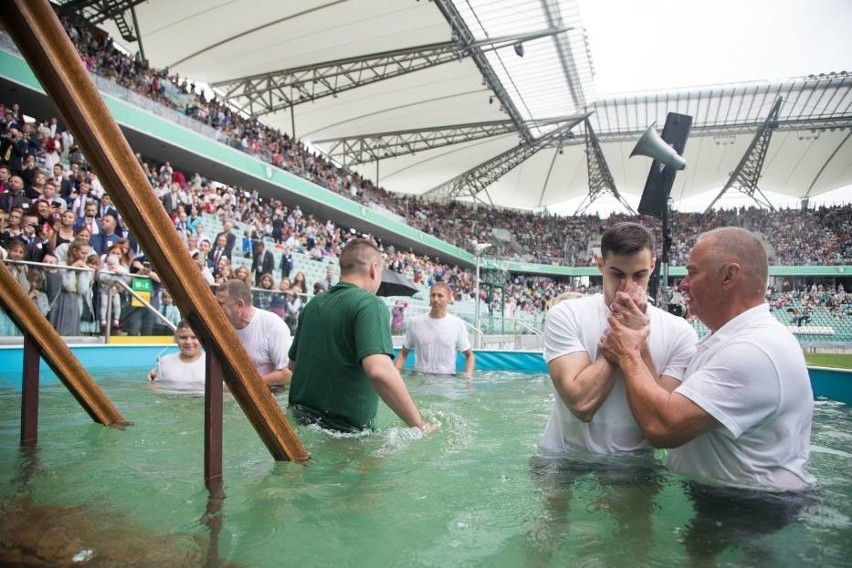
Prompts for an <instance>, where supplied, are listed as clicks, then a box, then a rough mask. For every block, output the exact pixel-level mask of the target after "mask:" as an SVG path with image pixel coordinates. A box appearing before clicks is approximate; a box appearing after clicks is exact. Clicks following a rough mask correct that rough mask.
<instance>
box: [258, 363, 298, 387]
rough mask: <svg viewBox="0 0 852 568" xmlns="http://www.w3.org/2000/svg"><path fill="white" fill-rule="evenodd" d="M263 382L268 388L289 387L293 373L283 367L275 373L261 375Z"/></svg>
mask: <svg viewBox="0 0 852 568" xmlns="http://www.w3.org/2000/svg"><path fill="white" fill-rule="evenodd" d="M262 378H263V382H264V383H266V384H267V385H268V386H275V385H289V384H290V379H292V378H293V372H292V371H291V370H290V368H289V367H285V368H283V369H278V370H276V371H271V372H269V373H266V374H265V375H263V377H262Z"/></svg>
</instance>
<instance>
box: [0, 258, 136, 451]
mask: <svg viewBox="0 0 852 568" xmlns="http://www.w3.org/2000/svg"><path fill="white" fill-rule="evenodd" d="M0 306H2V308H3V310H4V311H5V312H6V314H7V315H8V316H9V317H10V318H11V319H12V321H14V322H15V325H17V326H18V328H20V329H21V331H23V332H24V342H25V344H27V343H31V342H32V343H35V344H36V345H37V347H38V351H39V352H41V356H42V357H43V358H44V360H45V361H46V362H47V364H48V365H50V368H51V369H53V371H54V372H55V373H56V376H57V377H59V380H60V381H62V384H64V385H65V386H66V387H67V388H68V390H69V391H71V394H73V395H74V398H76V399H77V400H78V401H79V403H80V405H81V406H82V407H83V408H84V409H85V411H86V412H87V413H88V414H89V416H91V417H92V420H94V421H95V422H98V423H100V424H104V425H106V426H125V425H126V424H127V422H126V421H125V420H124V418H123V417H122V416H121V413H120V412H119V411H118V409H117V408H116V407H115V406H113V404H112V402H110V400H109V399H108V398H107V396H106V395H105V394H104V392H103V391H102V390H101V388H100V387H99V386H98V384H97V383H96V382H95V380H94V379H93V378H92V376H91V375H89V372H88V371H86V369H85V368H84V367H83V365H81V364H80V361H78V360H77V358H76V357H75V356H74V354H73V353H71V350H70V349H69V348H68V346H67V345H65V341H63V339H62V337H61V336H60V335H59V334H58V333H57V332H56V330H55V329H53V326H51V325H50V322H49V321H47V318H45V317H44V316H43V315H42V313H41V312H40V311H39V310H38V307H36V305H35V302H33V301H32V300H31V299H30V297H29V296H28V295H27V293H26V292H24V289H23V288H21V285H20V284H18V282H17V280H15V277H14V276H12V273H11V272H10V271H9V267H8V266H6V263H4V262H2V261H0ZM33 359H34V357H32V348H31V347H26V345H25V356H24V364H25V366H27V367H29V373H30V375H31V376H30V377H29V379H32V378H33V377H32V365H33ZM27 378H28V377H24V381H25V385H26V386H27V387H28V391H27V393H26V397H25V398H26V400H25V401H24V402H23V403H22V404H24V407H22V411H29V413H30V414H29V416H22V418H21V419H22V421H24V420H29V421H30V423H29V424H24V423H23V422H22V432H21V434H22V440H21V441H22V442H25V443H29V444H32V443H34V441H35V440H34V439H33V431H32V428H34V426H35V425H34V424H33V423H32V422H31V421H32V420H34V419H35V418H34V417H33V414H32V412H33V411H34V412H35V417H37V415H38V406H37V401H33V399H32V397H33V395H35V396H37V395H38V391H37V389H36V392H35V393H33V391H32V388H31V387H33V384H32V382H31V381H30V382H28V381H27ZM35 378H36V381H37V375H36V377H35ZM36 386H37V383H36ZM34 404H35V405H36V406H35V408H34V407H33V405H34ZM24 428H25V429H26V430H27V431H26V432H24V430H23V429H24ZM24 437H26V438H27V439H26V440H25V439H24Z"/></svg>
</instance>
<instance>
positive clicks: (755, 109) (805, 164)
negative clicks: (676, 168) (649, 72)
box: [65, 0, 852, 209]
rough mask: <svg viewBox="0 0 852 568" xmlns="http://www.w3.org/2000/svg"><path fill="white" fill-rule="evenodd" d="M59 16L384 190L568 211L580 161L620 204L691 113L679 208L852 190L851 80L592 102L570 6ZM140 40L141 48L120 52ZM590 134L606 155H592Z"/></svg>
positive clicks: (241, 1) (179, 6)
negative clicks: (202, 87)
mask: <svg viewBox="0 0 852 568" xmlns="http://www.w3.org/2000/svg"><path fill="white" fill-rule="evenodd" d="M65 6H66V7H69V8H72V9H74V10H81V11H83V13H85V14H86V15H87V16H88V17H89V18H90V19H92V20H93V21H97V22H99V25H101V26H102V27H104V28H105V29H107V31H109V32H110V33H111V34H112V35H113V36H114V37H115V38H116V40H117V41H118V43H120V44H123V45H124V46H125V47H126V48H127V49H128V50H129V51H131V52H132V51H135V50H137V49H138V48H139V45H141V47H142V49H143V51H144V55H145V57H146V58H147V59H148V60H149V61H150V62H151V65H152V66H153V67H155V68H164V67H168V68H169V69H170V71H171V72H172V73H178V74H180V75H181V76H183V77H189V78H191V79H192V80H194V81H198V82H203V83H206V84H209V85H212V86H213V87H214V89H215V91H216V92H217V93H218V94H219V96H220V98H223V99H225V98H226V99H228V101H229V102H230V103H231V104H233V105H236V106H237V107H238V108H241V109H242V110H243V111H244V112H246V113H251V114H254V115H257V116H258V117H259V118H260V120H261V121H262V122H264V123H266V124H268V125H270V126H273V127H275V128H278V129H280V130H282V131H284V132H288V133H292V132H295V135H296V137H297V138H299V139H301V140H302V141H305V142H310V143H313V144H314V145H315V147H316V148H318V149H319V150H321V151H323V152H324V153H327V154H328V155H330V156H332V157H333V158H334V159H336V160H338V161H339V162H341V163H345V164H346V165H348V166H349V167H351V168H354V169H357V170H358V171H359V172H360V173H362V174H363V175H364V176H365V177H368V178H370V179H372V180H374V181H375V180H376V179H378V183H379V185H381V186H383V187H385V188H386V189H389V190H391V191H395V192H401V193H411V194H428V195H432V196H438V197H441V196H443V197H447V196H451V197H455V198H458V199H463V200H467V201H472V200H476V201H479V202H482V203H486V204H495V205H500V206H508V207H520V208H528V209H537V208H545V207H549V208H552V207H554V206H558V205H559V204H561V203H563V202H566V201H568V200H574V202H577V203H578V204H579V202H580V201H581V200H582V199H583V198H585V200H586V202H587V201H588V199H589V194H590V189H589V188H590V183H589V160H587V156H589V155H591V156H592V158H591V162H592V172H593V182H592V188H593V190H595V192H597V193H594V192H593V195H592V197H595V198H599V200H605V199H606V198H607V197H612V196H613V195H614V194H616V193H617V194H619V195H620V196H622V197H623V198H625V201H626V202H630V203H633V204H636V203H638V200H639V196H641V193H642V189H643V187H644V184H645V179H646V177H647V175H648V169H649V166H650V159H647V158H642V157H638V158H633V159H630V158H629V155H630V152H631V150H632V148H633V146H634V144H635V142H636V140H637V139H638V138H639V136H640V135H641V133H642V132H643V131H644V130H645V129H646V128H647V127H648V126H650V125H651V124H652V123H655V122H656V124H657V128H658V130H659V129H662V125H663V123H664V122H665V119H666V115H667V113H669V112H678V113H681V114H688V115H690V116H692V117H693V127H692V131H691V134H690V138H689V140H688V142H687V146H686V151H685V158H686V160H687V162H688V164H689V165H688V167H687V169H686V170H685V171H684V172H681V173H680V174H678V176H677V178H676V180H675V185H674V188H673V190H672V197H673V198H674V199H675V201H676V205H677V202H678V201H680V200H683V199H687V198H690V197H693V196H695V195H698V194H710V195H718V194H719V193H720V191H721V189H722V188H723V187H724V186H725V185H726V183H729V182H734V187H732V188H731V189H729V190H728V191H727V192H726V194H728V195H729V194H731V193H737V192H738V190H739V189H741V188H742V187H743V186H745V189H746V193H748V192H751V194H752V195H754V196H755V198H756V199H758V200H760V197H762V196H763V195H764V192H767V194H769V195H771V194H773V193H777V194H783V195H786V196H791V197H795V198H806V197H813V196H816V195H819V194H821V193H824V192H828V191H832V190H836V189H838V188H843V187H846V186H852V141H850V134H852V130H850V127H852V77H850V76H848V75H847V73H846V72H845V71H843V72H840V70H838V72H837V73H833V72H832V73H829V74H827V75H826V74H819V75H815V76H814V75H812V76H810V77H801V78H794V79H789V80H785V81H776V82H769V81H754V82H748V83H739V84H727V85H715V86H706V87H700V88H692V89H682V90H678V91H665V92H650V93H641V94H634V95H624V96H618V97H599V96H598V94H597V93H596V90H595V81H594V78H595V68H594V63H593V53H592V52H591V50H590V49H589V43H588V38H587V35H586V29H585V28H584V27H583V21H582V18H581V13H580V9H579V7H578V3H577V0H511V1H510V0H465V1H463V2H462V1H459V0H456V1H455V2H454V1H452V0H432V1H426V0H399V1H396V2H386V1H384V0H348V1H346V0H302V1H300V2H280V1H279V0H232V1H229V2H221V3H214V4H208V3H199V2H196V1H193V0H168V1H166V0H147V1H145V2H141V3H140V2H139V0H123V1H122V0H115V1H112V2H100V1H91V0H72V1H71V2H66V3H65ZM104 6H110V7H111V8H112V9H113V10H114V11H113V12H110V13H109V14H107V13H105V12H104ZM116 7H118V9H117V10H115V8H116ZM116 13H117V14H118V16H119V17H118V19H115V18H112V17H111V16H114V15H115V14H116ZM116 22H118V23H119V24H120V25H117V24H116ZM122 22H123V23H122ZM136 34H138V36H139V37H140V38H141V43H139V44H137V43H134V42H127V41H122V40H121V39H119V38H121V37H122V36H125V39H126V38H130V37H131V36H133V35H136ZM650 64H651V63H649V65H650ZM824 71H826V70H824V69H814V70H813V72H814V73H822V72H824ZM779 100H780V106H777V107H776V104H778V101H779ZM291 103H292V104H291ZM773 111H774V112H773ZM584 117H588V120H584ZM767 121H768V122H767ZM588 128H591V130H592V131H593V132H594V134H595V135H596V138H597V139H598V141H599V148H600V151H599V152H596V151H595V147H594V146H589V145H588V144H587V142H586V131H587V129H588ZM762 128H763V129H762ZM759 133H763V136H762V137H760V136H759ZM769 136H771V137H769ZM761 148H763V149H765V153H762V152H761ZM376 158H378V160H377V159H376ZM755 184H756V185H755ZM610 186H612V187H610ZM754 187H756V188H757V191H756V192H755V191H754ZM613 189H614V190H615V191H612V190H613ZM430 192H431V193H430ZM769 201H770V202H771V199H770V200H769ZM586 204H588V203H586ZM592 209H593V208H592Z"/></svg>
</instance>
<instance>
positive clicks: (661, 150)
mask: <svg viewBox="0 0 852 568" xmlns="http://www.w3.org/2000/svg"><path fill="white" fill-rule="evenodd" d="M691 126H692V117H691V116H689V115H685V114H677V113H674V112H670V113H668V115H667V116H666V124H665V126H664V127H663V134H662V136H659V135H657V132H656V131H655V130H654V125H653V124H652V125H651V127H650V128H648V130H646V131H645V133H644V134H643V135H642V137H641V138H640V139H639V142H637V144H636V147H635V148H634V149H633V152H632V153H631V154H630V157H633V156H636V155H641V156H649V157H651V158H653V159H654V161H653V162H652V163H651V169H650V171H649V172H648V179H647V181H646V182H645V189H644V191H643V192H642V199H641V200H640V202H639V213H640V214H642V215H651V216H653V217H656V218H658V219H659V220H660V223H661V225H662V241H663V242H662V255H661V256H660V261H661V262H660V276H661V278H660V294H659V297H657V296H658V295H657V294H655V297H657V300H658V304H662V305H664V306H667V305H668V303H669V299H670V293H669V249H671V244H672V239H671V236H670V235H669V213H670V208H671V207H670V204H669V193H670V192H671V190H672V185H674V179H675V176H676V175H677V172H678V170H682V169H683V168H685V167H686V161H685V160H684V159H683V158H682V156H683V151H684V149H685V148H686V138H687V137H688V136H689V129H690V127H691Z"/></svg>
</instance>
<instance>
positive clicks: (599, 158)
mask: <svg viewBox="0 0 852 568" xmlns="http://www.w3.org/2000/svg"><path fill="white" fill-rule="evenodd" d="M585 125H586V167H587V169H588V173H589V193H588V195H586V197H584V198H583V201H582V202H581V203H580V206H579V207H578V208H577V212H576V213H575V214H576V215H583V214H584V213H585V212H586V210H587V209H588V208H589V206H591V204H592V203H593V202H594V201H595V199H597V198H598V197H600V196H601V194H602V193H611V194H612V195H613V196H614V197H615V198H616V199H617V200H618V202H619V203H621V205H623V206H624V208H625V209H627V211H628V212H629V213H630V214H631V215H636V211H634V209H633V208H632V207H631V206H630V204H629V203H627V201H625V199H624V198H623V197H621V194H620V193H618V189H616V187H615V180H614V179H612V172H611V171H610V169H609V165H608V164H607V163H606V157H604V154H603V150H601V145H600V142H598V137H597V136H596V135H595V131H594V130H593V129H592V124H591V123H590V122H589V119H588V118H586V120H585Z"/></svg>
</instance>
